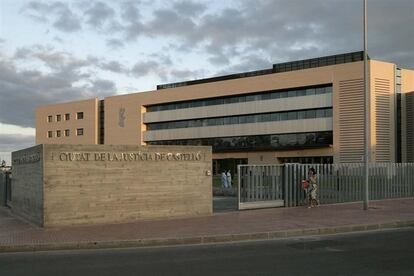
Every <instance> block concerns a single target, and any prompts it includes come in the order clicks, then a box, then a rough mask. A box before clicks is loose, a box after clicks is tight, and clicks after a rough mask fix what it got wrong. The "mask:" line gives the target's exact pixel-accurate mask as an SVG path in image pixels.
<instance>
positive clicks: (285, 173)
mask: <svg viewBox="0 0 414 276" xmlns="http://www.w3.org/2000/svg"><path fill="white" fill-rule="evenodd" d="M288 175H289V169H288V165H287V164H284V165H283V179H284V181H285V191H284V195H283V197H284V200H285V207H289V204H290V202H289V191H288V186H289V184H288V178H289V176H288Z"/></svg>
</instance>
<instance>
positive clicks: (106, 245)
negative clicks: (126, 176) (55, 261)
mask: <svg viewBox="0 0 414 276" xmlns="http://www.w3.org/2000/svg"><path fill="white" fill-rule="evenodd" d="M404 227H414V220H411V221H396V222H386V223H377V224H363V225H345V226H335V227H325V228H309V229H294V230H282V231H271V232H260V233H245V234H225V235H215V236H200V237H184V238H166V239H162V238H157V239H138V240H121V241H87V242H69V243H39V244H26V245H0V253H7V252H9V253H10V252H33V251H52V250H79V249H110V248H131V247H155V246H175V245H202V244H214V243H223V242H237V241H255V240H256V241H257V240H275V239H284V238H292V237H304V236H317V235H329V234H341V233H351V232H364V231H373V230H385V229H394V228H404Z"/></svg>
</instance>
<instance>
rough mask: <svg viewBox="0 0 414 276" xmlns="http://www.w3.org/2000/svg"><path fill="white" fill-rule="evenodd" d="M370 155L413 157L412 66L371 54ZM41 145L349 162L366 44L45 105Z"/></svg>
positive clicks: (356, 135) (357, 132) (356, 142)
mask: <svg viewBox="0 0 414 276" xmlns="http://www.w3.org/2000/svg"><path fill="white" fill-rule="evenodd" d="M369 85H370V93H371V104H370V106H371V107H370V108H371V110H370V114H371V122H370V128H371V129H370V131H371V140H370V143H371V148H372V151H371V160H372V161H373V162H413V161H414V148H413V142H414V132H413V120H414V96H413V95H414V71H413V70H407V69H401V68H399V67H398V66H397V65H396V64H394V63H389V62H383V61H378V60H369ZM36 143H38V144H40V143H47V144H49V143H59V144H60V143H62V144H124V145H129V144H139V145H211V146H212V147H213V159H214V161H213V165H214V166H213V167H214V170H215V172H217V171H218V170H220V168H221V167H233V166H234V165H235V164H240V163H253V164H254V163H256V164H258V163H262V164H263V163H273V164H274V163H284V162H302V163H332V162H335V163H349V162H361V161H362V160H363V159H362V158H363V154H364V83H363V52H354V53H347V54H340V55H334V56H326V57H320V58H314V59H307V60H300V61H293V62H287V63H281V64H274V65H273V67H272V68H269V69H265V70H260V71H252V72H245V73H239V74H232V75H226V76H220V77H213V78H206V79H198V80H192V81H185V82H179V83H171V84H164V85H158V86H157V90H155V91H148V92H141V93H134V94H128V95H117V96H112V97H106V98H105V99H103V100H98V99H90V100H83V101H76V102H69V103H62V104H54V105H48V106H42V107H39V108H38V109H37V110H36Z"/></svg>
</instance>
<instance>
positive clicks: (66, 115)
mask: <svg viewBox="0 0 414 276" xmlns="http://www.w3.org/2000/svg"><path fill="white" fill-rule="evenodd" d="M69 120H70V114H69V113H66V114H65V121H69Z"/></svg>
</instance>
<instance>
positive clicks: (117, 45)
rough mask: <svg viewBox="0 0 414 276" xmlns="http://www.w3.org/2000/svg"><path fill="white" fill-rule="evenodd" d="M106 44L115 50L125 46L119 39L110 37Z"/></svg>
mask: <svg viewBox="0 0 414 276" xmlns="http://www.w3.org/2000/svg"><path fill="white" fill-rule="evenodd" d="M106 45H107V46H108V47H109V48H111V49H113V50H116V49H120V48H123V47H124V46H125V43H124V42H123V41H122V40H120V39H116V38H111V39H107V40H106Z"/></svg>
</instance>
